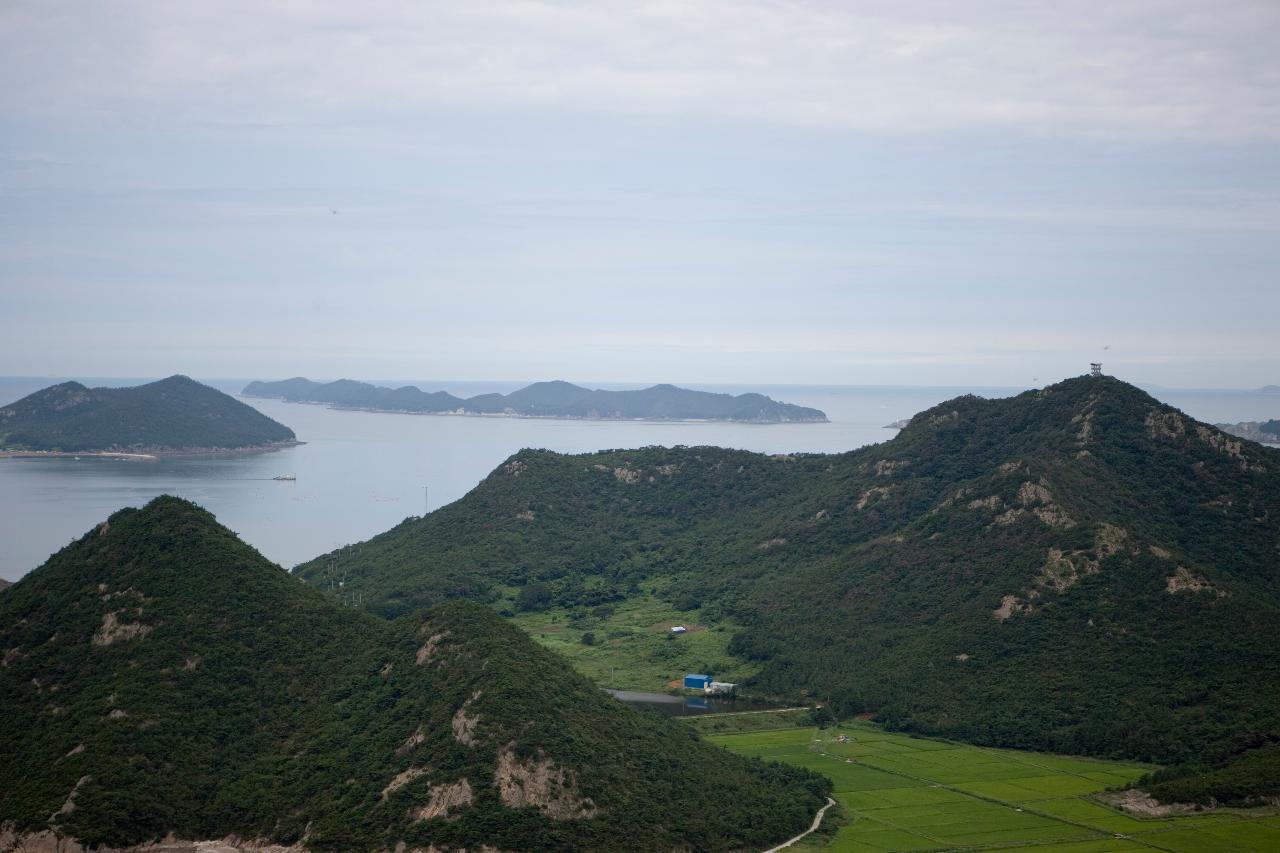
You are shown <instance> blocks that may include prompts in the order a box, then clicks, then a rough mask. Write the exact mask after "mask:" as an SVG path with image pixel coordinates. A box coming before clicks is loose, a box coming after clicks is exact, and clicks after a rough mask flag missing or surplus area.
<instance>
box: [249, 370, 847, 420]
mask: <svg viewBox="0 0 1280 853" xmlns="http://www.w3.org/2000/svg"><path fill="white" fill-rule="evenodd" d="M242 393H243V394H244V396H246V397H268V398H273V399H280V400H287V401H290V402H295V403H324V404H327V405H329V406H332V407H334V408H341V409H362V410H366V411H373V412H405V413H413V414H437V415H445V414H450V415H505V416H508V417H527V418H573V419H585V420H657V421H733V422H739V423H753V424H778V423H826V421H827V416H826V414H825V413H823V412H822V411H820V410H818V409H811V408H808V407H805V406H796V405H792V404H791V403H780V402H778V401H776V400H773V399H770V398H769V397H766V396H764V395H763V394H738V395H736V396H735V395H732V394H713V393H710V392H707V391H692V390H689V389H687V388H677V387H676V386H674V385H654V386H653V387H652V388H644V389H640V390H635V391H604V390H600V389H595V390H592V389H589V388H583V387H581V386H579V385H574V384H572V383H570V382H561V381H556V382H535V383H534V384H532V385H529V386H527V387H525V388H521V389H520V390H519V391H513V392H511V393H510V394H480V395H478V396H475V397H470V398H465V399H464V398H462V397H456V396H454V395H453V394H450V393H448V392H447V391H433V392H426V391H422V390H420V389H418V388H417V387H415V386H413V385H405V386H403V387H400V388H386V387H382V386H378V385H371V384H369V383H367V382H356V381H353V380H350V379H339V380H337V381H335V382H325V383H321V382H312V381H311V380H309V379H304V378H302V377H297V378H294V379H285V380H282V381H279V382H250V383H249V384H248V385H247V386H246V387H245V389H244V391H243V392H242Z"/></svg>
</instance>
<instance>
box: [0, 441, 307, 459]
mask: <svg viewBox="0 0 1280 853" xmlns="http://www.w3.org/2000/svg"><path fill="white" fill-rule="evenodd" d="M303 444H306V442H305V441H277V442H273V443H271V444H255V445H250V446H248V447H189V448H179V449H175V448H171V447H163V448H161V447H144V448H141V449H140V450H133V451H127V450H80V451H70V450H0V459H80V458H82V457H89V458H92V459H123V460H134V461H139V462H142V461H152V460H156V459H179V458H205V457H210V456H247V455H250V454H254V453H271V452H273V451H276V450H284V449H286V448H289V447H298V446H299V445H303Z"/></svg>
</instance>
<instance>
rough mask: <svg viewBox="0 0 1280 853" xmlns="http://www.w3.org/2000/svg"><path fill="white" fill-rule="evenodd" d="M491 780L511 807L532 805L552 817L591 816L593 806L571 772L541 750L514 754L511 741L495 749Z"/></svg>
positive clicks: (593, 812) (559, 818) (565, 818)
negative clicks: (524, 755)
mask: <svg viewBox="0 0 1280 853" xmlns="http://www.w3.org/2000/svg"><path fill="white" fill-rule="evenodd" d="M494 784H495V785H497V787H498V795H499V796H500V797H502V802H503V803H505V804H506V805H508V806H510V807H511V808H515V809H518V808H526V807H529V806H532V807H533V808H536V809H537V810H538V811H540V812H542V813H543V814H544V815H546V816H547V817H549V818H551V819H553V820H576V819H582V818H591V817H595V815H596V812H597V809H596V806H595V803H593V802H591V800H590V799H589V798H585V797H583V796H581V794H580V793H579V792H578V786H577V784H576V782H575V781H574V779H573V775H572V774H571V773H567V772H566V771H565V770H564V768H562V767H558V766H556V764H555V762H553V761H552V760H551V759H550V758H548V757H547V756H545V755H542V754H541V753H539V754H538V756H537V757H536V758H529V759H522V758H520V757H519V756H517V755H516V751H515V743H514V742H512V743H508V744H506V745H505V746H503V747H502V748H501V749H499V750H498V768H497V770H496V771H495V772H494Z"/></svg>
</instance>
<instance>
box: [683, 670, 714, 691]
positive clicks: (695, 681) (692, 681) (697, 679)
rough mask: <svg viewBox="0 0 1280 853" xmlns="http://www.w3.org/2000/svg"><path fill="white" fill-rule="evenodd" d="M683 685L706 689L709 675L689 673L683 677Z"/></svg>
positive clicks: (691, 688)
mask: <svg viewBox="0 0 1280 853" xmlns="http://www.w3.org/2000/svg"><path fill="white" fill-rule="evenodd" d="M684 686H685V687H687V688H688V689H690V690H706V689H707V688H708V687H710V686H711V676H709V675H697V674H694V673H690V674H689V675H686V676H685V677H684Z"/></svg>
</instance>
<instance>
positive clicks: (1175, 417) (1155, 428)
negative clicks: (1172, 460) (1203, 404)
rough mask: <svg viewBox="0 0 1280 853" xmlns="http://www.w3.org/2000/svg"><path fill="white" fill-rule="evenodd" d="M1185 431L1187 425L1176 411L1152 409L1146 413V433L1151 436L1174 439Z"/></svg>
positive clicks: (1184, 433)
mask: <svg viewBox="0 0 1280 853" xmlns="http://www.w3.org/2000/svg"><path fill="white" fill-rule="evenodd" d="M1186 433H1187V425H1186V424H1185V423H1184V422H1183V419H1182V416H1181V415H1179V414H1178V413H1177V412H1161V411H1158V410H1156V409H1152V410H1151V413H1150V414H1148V415H1147V435H1148V436H1150V437H1151V438H1165V439H1175V438H1181V437H1182V436H1184V435H1186Z"/></svg>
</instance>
